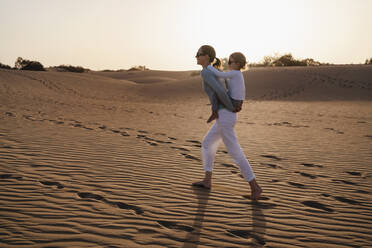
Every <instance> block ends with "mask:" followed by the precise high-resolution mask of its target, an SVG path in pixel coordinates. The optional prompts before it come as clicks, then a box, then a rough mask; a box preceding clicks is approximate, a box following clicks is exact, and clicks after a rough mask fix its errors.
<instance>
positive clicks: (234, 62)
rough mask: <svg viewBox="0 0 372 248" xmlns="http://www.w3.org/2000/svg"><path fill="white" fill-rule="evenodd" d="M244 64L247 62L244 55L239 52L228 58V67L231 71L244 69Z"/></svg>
mask: <svg viewBox="0 0 372 248" xmlns="http://www.w3.org/2000/svg"><path fill="white" fill-rule="evenodd" d="M246 64H247V60H246V59H245V56H244V54H242V53H240V52H236V53H232V54H231V55H230V57H229V66H230V68H231V69H233V70H241V69H245V66H246Z"/></svg>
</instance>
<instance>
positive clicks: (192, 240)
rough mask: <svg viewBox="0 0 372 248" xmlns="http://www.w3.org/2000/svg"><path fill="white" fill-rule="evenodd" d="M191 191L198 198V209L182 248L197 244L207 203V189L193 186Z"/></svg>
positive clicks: (189, 247)
mask: <svg viewBox="0 0 372 248" xmlns="http://www.w3.org/2000/svg"><path fill="white" fill-rule="evenodd" d="M193 191H194V193H195V195H196V197H197V199H198V210H197V212H196V214H195V219H194V223H193V224H192V227H193V228H194V230H193V231H192V232H190V233H188V234H187V236H186V238H185V243H184V244H183V246H182V247H183V248H194V247H198V245H199V238H200V232H201V230H202V228H203V221H204V214H205V209H206V208H207V205H208V199H209V195H210V191H209V190H205V189H201V188H197V187H193Z"/></svg>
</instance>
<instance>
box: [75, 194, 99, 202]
mask: <svg viewBox="0 0 372 248" xmlns="http://www.w3.org/2000/svg"><path fill="white" fill-rule="evenodd" d="M77 194H78V196H79V197H80V198H83V199H96V200H99V201H102V200H105V198H104V197H103V196H100V195H97V194H93V193H89V192H78V193H77Z"/></svg>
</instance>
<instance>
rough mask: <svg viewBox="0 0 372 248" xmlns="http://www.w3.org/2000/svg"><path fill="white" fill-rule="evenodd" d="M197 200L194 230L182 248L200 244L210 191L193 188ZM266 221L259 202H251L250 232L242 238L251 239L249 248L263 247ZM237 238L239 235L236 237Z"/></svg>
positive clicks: (188, 235)
mask: <svg viewBox="0 0 372 248" xmlns="http://www.w3.org/2000/svg"><path fill="white" fill-rule="evenodd" d="M193 191H194V193H195V195H196V197H197V199H198V209H197V212H196V214H195V218H194V222H193V225H192V227H193V228H194V230H193V231H192V232H190V233H188V234H187V236H186V237H185V242H184V244H183V246H182V247H183V248H196V247H198V245H199V244H200V234H201V232H202V228H203V221H204V216H205V211H206V208H207V206H208V200H209V196H210V193H211V192H210V191H209V190H205V189H201V188H197V187H193ZM265 232H266V220H265V215H264V214H263V212H262V206H261V204H260V203H259V202H252V230H250V231H248V232H247V236H245V237H244V238H252V244H251V247H262V246H263V245H265V243H266V242H265V239H264V236H265ZM238 236H239V235H238Z"/></svg>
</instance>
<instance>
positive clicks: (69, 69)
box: [54, 65, 89, 73]
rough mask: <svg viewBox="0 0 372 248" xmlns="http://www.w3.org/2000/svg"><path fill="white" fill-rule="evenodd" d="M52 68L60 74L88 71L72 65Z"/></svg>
mask: <svg viewBox="0 0 372 248" xmlns="http://www.w3.org/2000/svg"><path fill="white" fill-rule="evenodd" d="M54 68H55V69H57V71H61V72H78V73H82V72H86V71H89V69H86V68H83V67H81V66H72V65H59V66H55V67H54Z"/></svg>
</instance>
